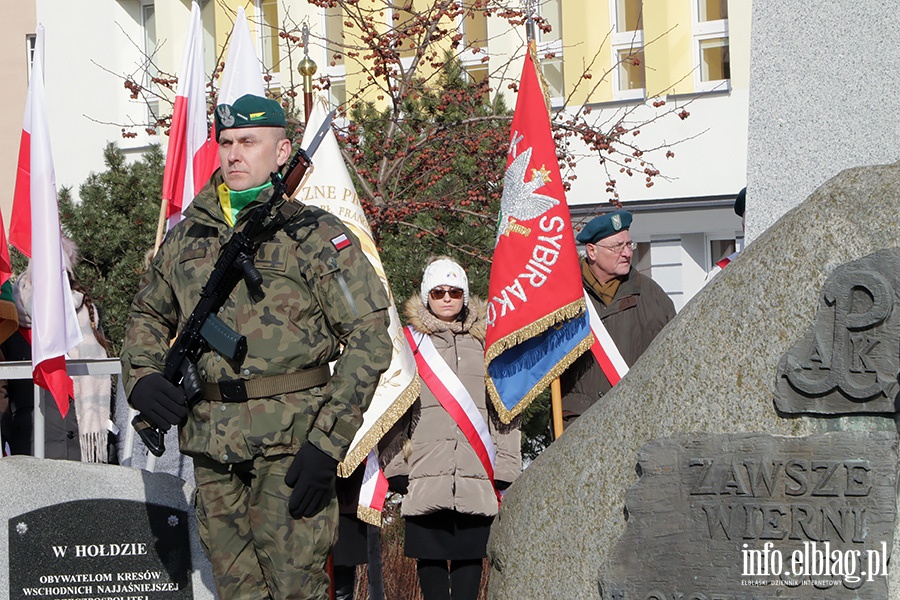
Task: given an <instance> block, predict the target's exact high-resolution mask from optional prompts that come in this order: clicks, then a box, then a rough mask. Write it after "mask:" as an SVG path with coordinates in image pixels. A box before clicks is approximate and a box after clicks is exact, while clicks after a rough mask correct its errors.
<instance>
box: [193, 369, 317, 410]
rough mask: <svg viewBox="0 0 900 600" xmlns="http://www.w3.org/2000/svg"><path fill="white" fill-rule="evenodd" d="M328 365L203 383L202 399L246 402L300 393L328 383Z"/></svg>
mask: <svg viewBox="0 0 900 600" xmlns="http://www.w3.org/2000/svg"><path fill="white" fill-rule="evenodd" d="M329 379H331V372H330V370H329V369H328V365H319V366H318V367H312V368H309V369H303V370H302V371H295V372H294V373H285V374H284V375H274V376H272V377H261V378H259V379H229V380H228V381H220V382H219V383H207V382H203V398H204V399H205V400H211V401H213V402H246V401H247V400H250V399H253V398H269V397H271V396H279V395H281V394H289V393H291V392H302V391H303V390H308V389H310V388H314V387H318V386H322V385H325V384H326V383H328V380H329Z"/></svg>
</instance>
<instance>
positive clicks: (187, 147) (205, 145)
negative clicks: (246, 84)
mask: <svg viewBox="0 0 900 600" xmlns="http://www.w3.org/2000/svg"><path fill="white" fill-rule="evenodd" d="M203 67H204V59H203V23H202V21H201V20H200V7H199V6H198V5H197V4H196V3H194V4H192V5H191V25H190V27H189V28H188V34H187V39H186V40H185V44H184V57H183V59H182V61H181V71H179V73H180V77H179V80H178V92H177V94H176V96H175V108H174V110H173V111H172V128H171V131H170V133H169V147H168V151H167V153H166V169H165V172H164V174H163V198H164V199H165V200H167V201H168V207H167V209H166V217H168V219H169V227H170V228H171V227H172V226H173V225H174V224H176V223H178V222H179V221H180V220H181V212H182V211H183V210H184V209H185V208H187V207H188V205H189V204H190V203H191V200H193V199H194V196H196V195H197V192H199V191H200V188H202V187H203V184H205V183H206V180H207V179H209V176H210V175H212V172H213V171H214V170H215V168H216V166H217V165H216V160H217V156H216V144H215V142H212V143H210V140H209V139H208V134H209V124H208V123H207V120H206V88H205V85H204V72H203Z"/></svg>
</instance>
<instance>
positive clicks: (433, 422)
mask: <svg viewBox="0 0 900 600" xmlns="http://www.w3.org/2000/svg"><path fill="white" fill-rule="evenodd" d="M469 307H470V309H471V310H470V311H469V315H468V317H467V318H466V320H465V321H464V322H455V323H445V322H443V321H441V320H439V319H438V318H437V317H435V316H434V315H433V314H431V313H430V312H429V311H428V309H427V308H426V307H425V306H424V305H423V304H422V301H421V299H420V298H419V296H417V295H416V296H413V297H412V298H410V299H409V300H407V302H406V304H405V306H404V312H405V313H406V317H407V319H408V322H409V324H410V325H411V326H412V327H413V328H415V329H416V330H417V331H420V332H422V333H426V334H428V335H429V336H430V337H431V340H432V342H433V343H434V346H435V348H436V349H437V351H438V353H439V354H440V355H441V357H442V358H443V359H444V360H445V361H446V362H447V364H448V365H450V367H451V368H454V370H455V371H456V374H457V376H458V377H459V378H460V380H461V381H462V383H463V385H465V386H466V389H467V390H468V391H469V394H470V395H471V396H472V399H473V400H474V401H475V404H476V405H477V406H478V409H479V411H480V412H481V416H482V417H483V418H484V419H485V421H487V423H488V427H489V429H490V432H491V436H492V438H493V440H494V446H495V448H496V451H497V459H496V464H495V466H494V477H495V479H497V480H498V481H506V482H510V483H512V482H513V481H515V479H516V478H517V477H518V476H519V473H520V472H521V470H522V454H521V450H520V446H519V444H520V438H521V434H520V432H519V430H518V428H517V427H502V426H501V425H500V421H499V420H498V419H497V415H496V413H495V412H494V409H493V407H490V408H488V405H489V404H490V403H489V402H488V401H487V393H486V390H485V385H484V334H485V323H484V309H485V305H484V303H483V302H482V301H480V300H478V299H476V298H470V301H469ZM412 410H413V411H414V415H413V418H412V423H413V425H412V432H411V434H410V442H409V445H408V448H407V452H402V453H400V454H398V455H397V457H395V459H394V460H393V461H392V462H391V464H390V465H388V467H387V469H386V470H385V473H386V475H387V476H388V477H392V476H395V475H408V476H409V492H408V493H407V495H406V497H405V498H404V499H403V510H402V513H403V515H404V516H413V515H426V514H430V513H433V512H436V511H438V510H448V509H449V510H455V511H457V512H461V513H466V514H471V515H484V516H494V515H496V514H497V508H498V507H497V497H496V495H495V494H494V491H493V489H492V486H491V483H490V481H489V480H488V477H487V473H485V470H484V467H483V466H482V464H481V461H479V460H478V456H477V455H476V454H475V451H474V450H473V449H472V446H471V445H470V444H469V442H468V440H467V439H466V437H465V435H464V434H463V433H462V431H460V429H459V427H458V426H457V425H456V423H455V422H454V421H453V419H452V418H451V417H450V415H449V414H448V413H447V411H445V410H444V408H443V407H442V406H441V405H440V403H439V402H438V400H437V398H436V397H435V396H434V394H433V393H432V392H431V390H429V389H428V387H427V386H426V385H425V384H424V383H423V384H422V386H421V391H420V395H419V400H418V401H417V402H416V404H415V405H414V406H413V408H412ZM415 413H417V414H415Z"/></svg>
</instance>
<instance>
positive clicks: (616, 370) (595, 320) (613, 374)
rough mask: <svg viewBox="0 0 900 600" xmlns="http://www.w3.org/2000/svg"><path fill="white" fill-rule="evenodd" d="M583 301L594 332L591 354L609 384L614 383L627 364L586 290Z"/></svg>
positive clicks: (625, 371) (622, 373)
mask: <svg viewBox="0 0 900 600" xmlns="http://www.w3.org/2000/svg"><path fill="white" fill-rule="evenodd" d="M584 303H585V304H586V305H587V311H588V320H589V321H590V323H591V333H593V334H594V343H593V344H592V345H591V354H593V355H594V358H595V359H597V364H598V365H600V369H601V370H602V371H603V374H604V375H606V378H607V379H608V380H609V383H610V385H616V384H617V383H619V380H620V379H622V378H623V377H625V373H627V372H628V364H627V363H626V362H625V359H624V358H622V354H621V353H620V352H619V348H618V346H616V343H615V342H614V341H613V339H612V337H610V335H609V332H608V331H607V330H606V326H605V325H604V324H603V321H602V320H601V319H600V315H598V314H597V309H596V308H594V303H593V302H591V299H590V298H589V297H588V295H587V292H585V293H584Z"/></svg>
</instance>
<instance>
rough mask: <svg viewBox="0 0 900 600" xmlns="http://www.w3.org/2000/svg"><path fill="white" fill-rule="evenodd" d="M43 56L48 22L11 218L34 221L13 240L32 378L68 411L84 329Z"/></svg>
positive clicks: (35, 67) (39, 45)
mask: <svg viewBox="0 0 900 600" xmlns="http://www.w3.org/2000/svg"><path fill="white" fill-rule="evenodd" d="M43 60H44V28H43V27H42V26H41V25H38V27H37V41H36V44H35V49H34V59H33V63H32V68H31V80H30V82H29V85H28V98H27V100H26V108H25V121H24V124H23V127H22V147H20V149H19V174H18V177H17V179H16V197H15V202H14V205H13V215H12V222H13V223H18V224H20V225H21V224H22V223H26V222H30V223H31V227H30V229H27V230H26V229H23V228H22V227H21V226H19V227H17V228H16V229H15V230H12V229H11V231H10V241H11V242H12V243H13V244H14V245H15V246H16V247H17V248H18V249H19V250H21V251H22V252H23V253H25V254H27V255H28V256H30V257H31V265H30V267H31V280H32V281H31V285H32V290H33V295H32V304H33V305H32V308H31V322H32V344H31V357H32V358H31V364H32V369H33V374H34V382H35V383H37V384H38V385H39V386H41V387H42V388H44V389H46V390H48V391H49V392H50V394H51V395H52V396H53V399H54V400H55V401H56V405H57V406H58V407H59V412H60V413H61V414H62V415H63V417H65V416H66V413H67V412H68V411H69V398H70V397H72V396H73V394H74V390H73V385H72V378H71V377H69V376H68V374H67V373H66V359H65V355H66V352H68V351H69V350H70V349H72V348H74V347H75V346H77V345H78V344H80V343H81V329H80V328H79V327H78V320H77V317H76V315H75V304H74V302H73V301H72V290H71V289H70V287H69V277H68V274H67V273H66V268H65V263H64V261H63V249H62V238H61V232H60V227H59V205H58V202H57V197H56V176H55V174H54V171H53V156H52V153H51V152H50V132H49V129H48V126H47V110H46V100H45V97H44V64H43Z"/></svg>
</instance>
